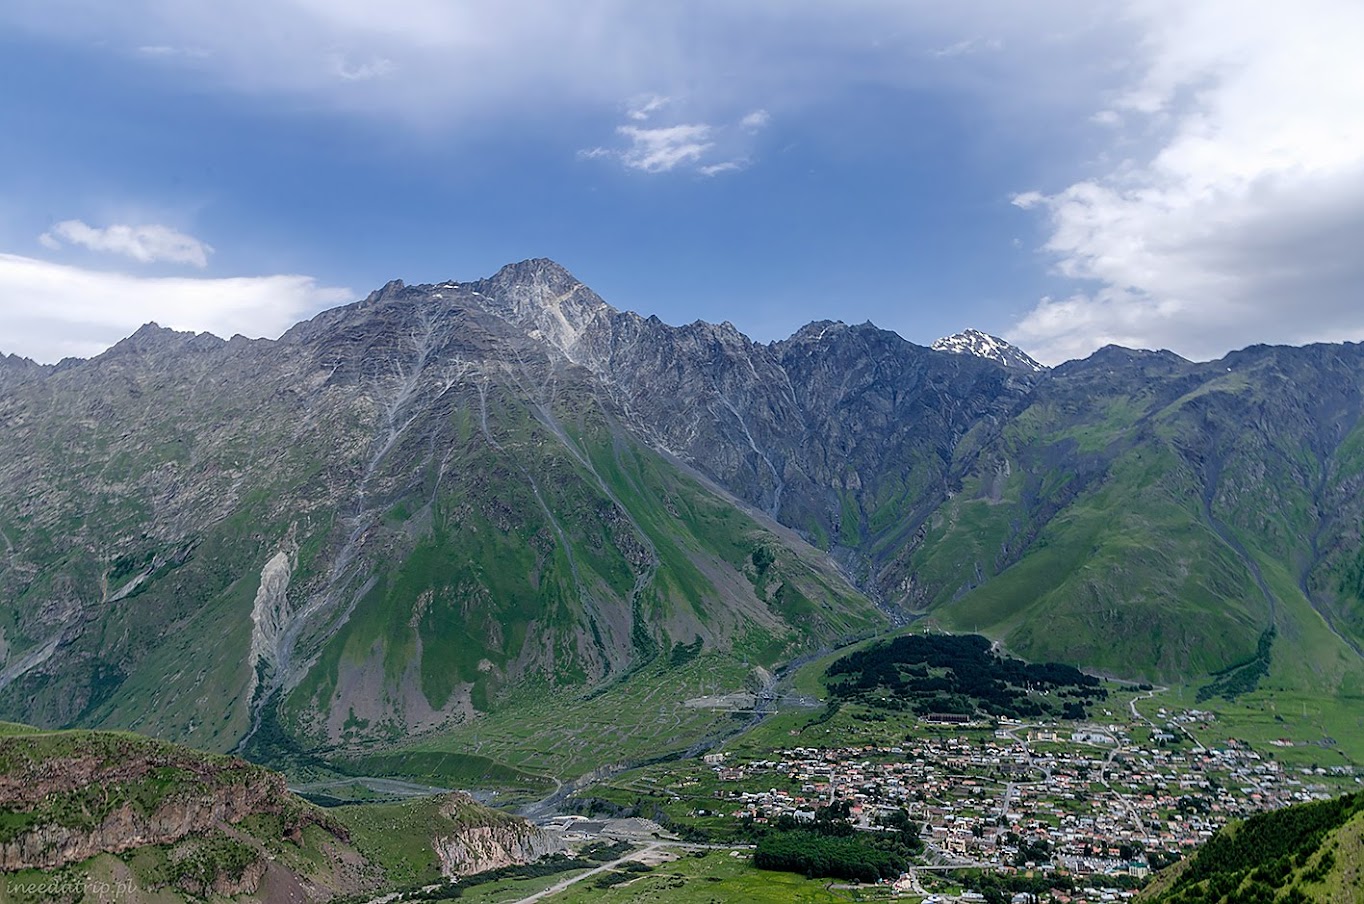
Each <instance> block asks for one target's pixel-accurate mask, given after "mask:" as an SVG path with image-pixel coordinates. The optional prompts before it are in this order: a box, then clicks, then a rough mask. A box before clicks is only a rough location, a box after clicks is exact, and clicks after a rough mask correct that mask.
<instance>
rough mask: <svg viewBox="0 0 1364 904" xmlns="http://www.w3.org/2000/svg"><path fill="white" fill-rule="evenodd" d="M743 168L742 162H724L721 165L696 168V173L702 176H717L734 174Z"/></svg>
mask: <svg viewBox="0 0 1364 904" xmlns="http://www.w3.org/2000/svg"><path fill="white" fill-rule="evenodd" d="M743 168H744V161H741V160H725V161H723V162H721V163H711V164H708V165H706V166H701V167H697V169H696V171H697V172H698V173H700V174H701V175H703V176H718V175H719V174H720V173H734V172H738V171H739V170H741V169H743Z"/></svg>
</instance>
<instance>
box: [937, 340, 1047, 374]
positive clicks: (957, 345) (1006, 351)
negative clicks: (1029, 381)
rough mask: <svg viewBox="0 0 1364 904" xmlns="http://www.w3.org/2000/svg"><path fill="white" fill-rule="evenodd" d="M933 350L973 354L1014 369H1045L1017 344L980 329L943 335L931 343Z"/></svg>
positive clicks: (1034, 371)
mask: <svg viewBox="0 0 1364 904" xmlns="http://www.w3.org/2000/svg"><path fill="white" fill-rule="evenodd" d="M933 350H934V351H939V352H950V353H952V354H955V355H975V356H976V357H977V358H984V359H986V360H987V361H994V362H997V363H999V364H1002V365H1003V366H1004V367H1009V368H1013V369H1015V370H1026V371H1031V372H1033V373H1037V372H1040V371H1044V370H1046V369H1047V368H1046V367H1044V366H1043V365H1041V364H1039V363H1037V362H1036V361H1035V360H1033V359H1032V357H1031V356H1029V355H1028V353H1027V352H1025V351H1023V350H1022V349H1020V348H1019V347H1018V346H1016V345H1013V344H1012V343H1009V342H1006V341H1004V340H1003V339H1000V338H999V337H998V336H991V335H990V334H989V333H985V332H981V331H980V330H963V331H962V332H960V333H956V334H955V335H952V336H945V337H943V338H942V339H939V340H938V341H937V342H934V343H933Z"/></svg>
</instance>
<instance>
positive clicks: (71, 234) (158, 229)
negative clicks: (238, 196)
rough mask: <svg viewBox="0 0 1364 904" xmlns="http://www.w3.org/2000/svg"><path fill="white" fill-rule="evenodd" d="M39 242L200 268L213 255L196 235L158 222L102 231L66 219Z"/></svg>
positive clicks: (209, 247)
mask: <svg viewBox="0 0 1364 904" xmlns="http://www.w3.org/2000/svg"><path fill="white" fill-rule="evenodd" d="M38 241H39V242H40V243H42V245H43V247H45V248H49V249H51V250H53V251H55V250H57V249H59V248H61V247H62V243H63V242H65V243H67V244H71V245H80V246H82V247H84V248H89V249H90V250H91V251H104V252H108V253H110V254H122V255H124V256H126V257H131V258H132V259H133V260H135V261H141V262H142V263H144V264H150V263H156V262H160V261H170V262H171V263H177V264H193V265H194V266H196V267H200V268H203V267H207V266H208V256H209V255H210V254H212V253H213V247H212V246H211V245H208V244H206V243H205V242H201V241H200V240H199V239H196V238H195V237H194V236H192V235H186V234H185V233H183V232H180V231H179V230H176V229H172V228H171V227H169V226H161V225H159V224H155V223H151V224H145V225H141V226H126V225H123V224H114V225H112V226H106V227H104V228H102V229H101V228H98V227H95V226H90V225H88V224H86V223H84V222H82V221H80V220H63V221H62V222H60V223H58V224H56V225H55V226H53V227H52V228H51V229H50V230H48V231H47V232H44V233H43V234H42V235H40V236H38Z"/></svg>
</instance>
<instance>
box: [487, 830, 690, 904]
mask: <svg viewBox="0 0 1364 904" xmlns="http://www.w3.org/2000/svg"><path fill="white" fill-rule="evenodd" d="M662 846H663V845H661V844H651V845H648V846H646V847H645V848H643V849H642V850H638V851H635V852H633V853H630V854H626V855H625V856H624V857H620V858H618V859H616V860H612V861H611V862H610V863H603V864H602V865H601V866H598V867H596V868H595V869H590V870H588V871H587V872H585V873H579V874H578V875H576V876H572V877H570V878H568V879H564V880H563V881H561V882H556V883H554V884H553V885H551V886H550V887H549V888H546V889H545V890H544V891H537V892H536V893H535V894H533V895H527V896H526V897H524V898H521V899H520V900H518V901H514V902H512V904H530V902H531V901H539V900H540V899H542V898H548V897H550V896H551V895H557V894H558V893H559V892H561V891H563V890H564V889H566V888H568V887H569V886H570V885H573V884H574V883H575V882H581V881H582V880H584V879H587V878H590V877H592V876H595V875H598V874H599V873H604V872H606V871H607V870H609V869H615V868H616V867H618V866H620V865H621V864H622V863H626V862H628V861H630V860H638V859H639V858H640V857H643V856H644V855H646V854H651V853H653V852H654V851H656V850H658V849H659V848H660V847H662Z"/></svg>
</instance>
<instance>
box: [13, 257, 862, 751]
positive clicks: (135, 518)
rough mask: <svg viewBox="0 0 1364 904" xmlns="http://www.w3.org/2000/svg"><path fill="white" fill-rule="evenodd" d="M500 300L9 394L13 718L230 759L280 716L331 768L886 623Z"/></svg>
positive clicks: (369, 308)
mask: <svg viewBox="0 0 1364 904" xmlns="http://www.w3.org/2000/svg"><path fill="white" fill-rule="evenodd" d="M554 272H555V273H556V274H559V273H562V271H559V270H557V269H556V270H555V271H554ZM500 278H501V279H502V280H503V281H504V282H506V285H505V286H504V287H503V288H502V289H497V288H496V287H495V286H493V285H491V284H489V283H488V282H485V283H482V284H475V285H474V287H463V288H461V287H456V286H453V285H452V284H447V285H445V286H428V287H416V288H409V287H405V286H403V285H402V284H401V283H392V284H390V285H389V286H387V287H385V288H384V289H383V290H382V291H380V292H376V293H374V294H373V295H371V296H370V297H369V298H367V299H366V300H364V301H362V302H360V303H358V304H355V305H350V306H347V307H345V308H339V309H336V310H333V311H328V312H325V313H324V314H322V315H319V316H318V317H317V318H315V319H314V320H313V321H310V322H308V323H305V324H300V325H299V326H297V327H295V328H294V329H293V330H291V331H289V332H288V333H286V334H285V336H283V337H282V338H281V339H280V340H279V341H277V342H269V341H264V340H261V341H250V340H244V339H241V338H237V339H233V340H232V341H230V342H224V341H223V340H220V339H216V338H214V337H211V336H206V335H204V336H190V335H187V334H176V333H172V332H171V331H168V330H162V329H159V328H156V327H155V326H149V327H144V328H143V329H142V330H139V331H138V333H136V334H135V335H134V336H132V337H130V338H129V339H127V340H125V341H124V342H122V343H120V344H119V345H117V346H116V347H114V348H113V349H111V350H110V351H109V352H107V353H106V354H104V355H101V356H99V357H98V358H95V359H92V360H91V361H88V362H78V363H70V364H67V365H64V366H63V367H61V368H57V369H56V370H54V371H52V372H50V373H46V374H45V375H44V376H42V378H41V379H37V380H28V381H26V382H24V383H23V384H21V385H19V386H17V387H16V388H15V389H14V390H13V391H11V392H7V393H6V395H5V396H4V398H3V403H0V404H2V405H3V410H2V411H0V418H3V421H4V423H5V425H6V427H7V428H8V429H7V430H6V431H5V435H4V438H3V440H0V442H2V443H3V445H4V450H5V463H4V464H3V465H0V497H3V503H4V504H3V505H0V510H3V512H4V514H2V515H0V532H3V537H4V542H5V545H6V550H7V551H8V553H9V558H8V562H7V565H6V567H5V569H4V570H3V572H0V591H3V593H4V594H5V596H6V598H7V599H10V600H12V601H13V603H14V605H12V606H10V607H7V608H6V609H5V611H4V613H3V616H0V618H3V619H4V621H3V623H2V624H0V631H3V634H0V643H3V646H4V652H5V654H6V656H5V659H4V666H3V670H2V671H0V708H3V709H4V711H5V712H8V713H10V714H14V715H16V716H18V715H22V716H23V717H26V718H30V719H33V720H38V721H42V722H44V723H47V724H73V723H74V724H86V725H98V726H111V727H129V728H137V729H139V730H142V731H147V732H151V733H155V734H158V735H163V736H168V737H178V738H190V739H194V740H195V742H196V743H198V744H201V745H204V746H206V747H210V748H215V749H220V750H222V749H228V748H231V747H234V746H236V745H238V744H241V743H243V742H244V741H249V740H250V739H251V738H253V737H254V734H255V732H256V730H257V728H258V727H259V726H260V724H261V722H262V720H263V719H264V718H266V716H267V715H268V716H270V718H271V719H272V720H273V721H274V723H279V720H278V719H275V718H274V715H273V714H274V712H275V710H276V707H277V706H282V712H283V714H284V719H283V723H282V724H284V725H285V726H286V730H287V733H288V734H290V735H292V736H294V737H295V738H298V739H300V740H302V741H303V742H304V743H305V744H307V745H309V746H322V747H330V746H335V745H338V744H342V743H352V742H359V741H363V740H371V741H374V740H384V739H388V738H395V737H406V736H409V735H411V734H413V733H421V732H425V731H435V730H439V729H442V728H446V727H449V726H452V725H456V724H460V723H462V722H465V721H468V720H469V719H472V718H474V717H476V715H477V714H478V713H482V712H488V711H491V710H494V709H496V708H497V706H498V703H499V700H501V699H502V698H503V696H505V695H506V694H507V693H510V692H511V691H512V690H514V689H516V688H518V687H531V686H539V685H542V684H544V685H548V686H550V687H579V688H584V689H590V688H591V687H593V686H595V685H598V684H600V683H602V682H603V681H608V680H613V679H614V678H615V677H616V676H620V675H622V674H624V673H625V672H627V671H629V670H630V669H632V668H634V667H636V666H637V665H639V664H640V663H642V662H646V661H649V660H652V659H654V658H656V657H664V658H665V659H666V658H667V657H668V656H670V655H671V654H672V652H673V650H674V648H683V647H684V648H686V649H687V650H689V651H691V652H692V653H693V654H700V653H702V652H703V651H704V652H706V653H709V654H715V655H718V656H721V657H730V658H731V659H732V660H733V661H735V662H743V661H747V662H751V663H752V664H754V665H767V666H772V665H775V664H776V663H777V662H779V661H781V660H782V659H785V658H789V657H790V656H793V655H795V654H797V653H799V652H801V651H803V650H806V649H813V648H814V647H817V646H819V645H822V644H826V643H828V642H830V641H832V640H834V639H836V638H838V637H841V636H845V635H848V634H855V633H862V632H866V631H867V630H870V629H873V628H875V627H876V626H877V625H878V624H880V623H881V617H880V616H879V615H878V614H877V613H876V612H875V610H874V609H873V608H872V606H871V605H870V604H869V603H868V602H867V601H866V599H865V598H864V597H862V596H861V595H860V594H859V593H858V592H856V591H855V590H853V589H852V588H851V587H850V586H849V585H848V584H847V583H846V581H845V580H844V579H843V578H842V577H841V576H840V575H839V574H838V573H837V571H836V570H835V569H834V568H833V567H832V566H831V565H830V564H829V563H828V562H827V561H825V560H824V558H823V556H822V555H821V554H819V553H818V552H817V551H815V550H813V549H811V548H810V547H808V546H807V545H805V544H804V543H803V542H802V541H801V540H799V539H798V538H797V537H795V535H793V534H791V533H789V532H787V531H784V530H783V529H781V528H780V527H779V526H777V525H776V524H774V523H772V522H770V521H765V519H763V518H762V517H761V516H760V515H758V514H757V513H748V512H746V511H745V510H744V508H743V507H742V506H740V505H736V504H735V501H734V500H733V499H731V498H729V497H728V496H727V495H726V494H725V493H724V492H723V491H720V490H719V489H718V488H716V487H714V486H712V485H708V484H707V482H706V481H705V480H704V478H701V477H699V476H696V475H693V474H691V473H689V471H688V469H687V468H686V467H684V466H682V465H681V464H680V463H679V462H677V461H675V460H670V459H669V458H667V457H666V456H664V455H660V454H659V453H658V452H656V451H655V450H653V449H651V448H650V447H649V446H648V445H646V444H645V443H643V442H641V441H640V440H639V439H638V438H636V437H635V436H634V435H632V433H631V431H630V430H629V429H628V428H627V427H626V426H624V424H623V421H622V412H621V411H620V409H619V407H618V405H617V404H616V403H615V402H614V401H613V400H612V399H611V398H609V397H608V396H607V395H606V394H605V393H603V392H602V391H601V387H600V385H599V383H598V382H597V381H596V380H594V378H593V376H592V374H591V373H590V372H589V371H587V370H586V369H584V368H582V367H580V366H578V365H576V364H574V363H573V361H572V360H570V359H569V358H567V357H566V356H565V355H563V354H562V353H561V352H560V351H559V350H557V349H556V348H555V347H553V346H550V345H547V344H546V343H545V342H544V341H542V340H541V339H540V338H538V337H535V336H531V335H528V333H527V331H526V330H525V329H524V328H522V327H521V326H520V325H519V324H518V323H514V322H512V321H511V320H509V319H506V317H504V316H501V315H499V313H498V312H499V311H502V308H500V307H499V304H500V303H501V301H504V300H507V299H511V300H515V298H516V297H517V292H520V291H522V290H523V289H524V287H525V285H527V280H526V279H524V278H522V277H518V276H517V275H516V273H515V272H514V271H513V272H511V273H510V274H503V275H502V276H501V277H500ZM531 284H532V285H533V281H532V282H531ZM480 285H481V286H483V287H484V288H487V289H489V290H490V291H501V292H502V293H503V295H498V296H493V297H491V299H490V298H489V296H486V295H484V294H483V293H482V292H481V290H480V289H479V288H477V286H480ZM503 296H505V298H504V297H503ZM507 303H508V304H510V303H511V302H510V301H508V302H507ZM544 310H549V307H548V306H546V307H545V308H544ZM503 313H504V314H505V313H506V312H505V311H503ZM508 316H510V315H509V314H508Z"/></svg>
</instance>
